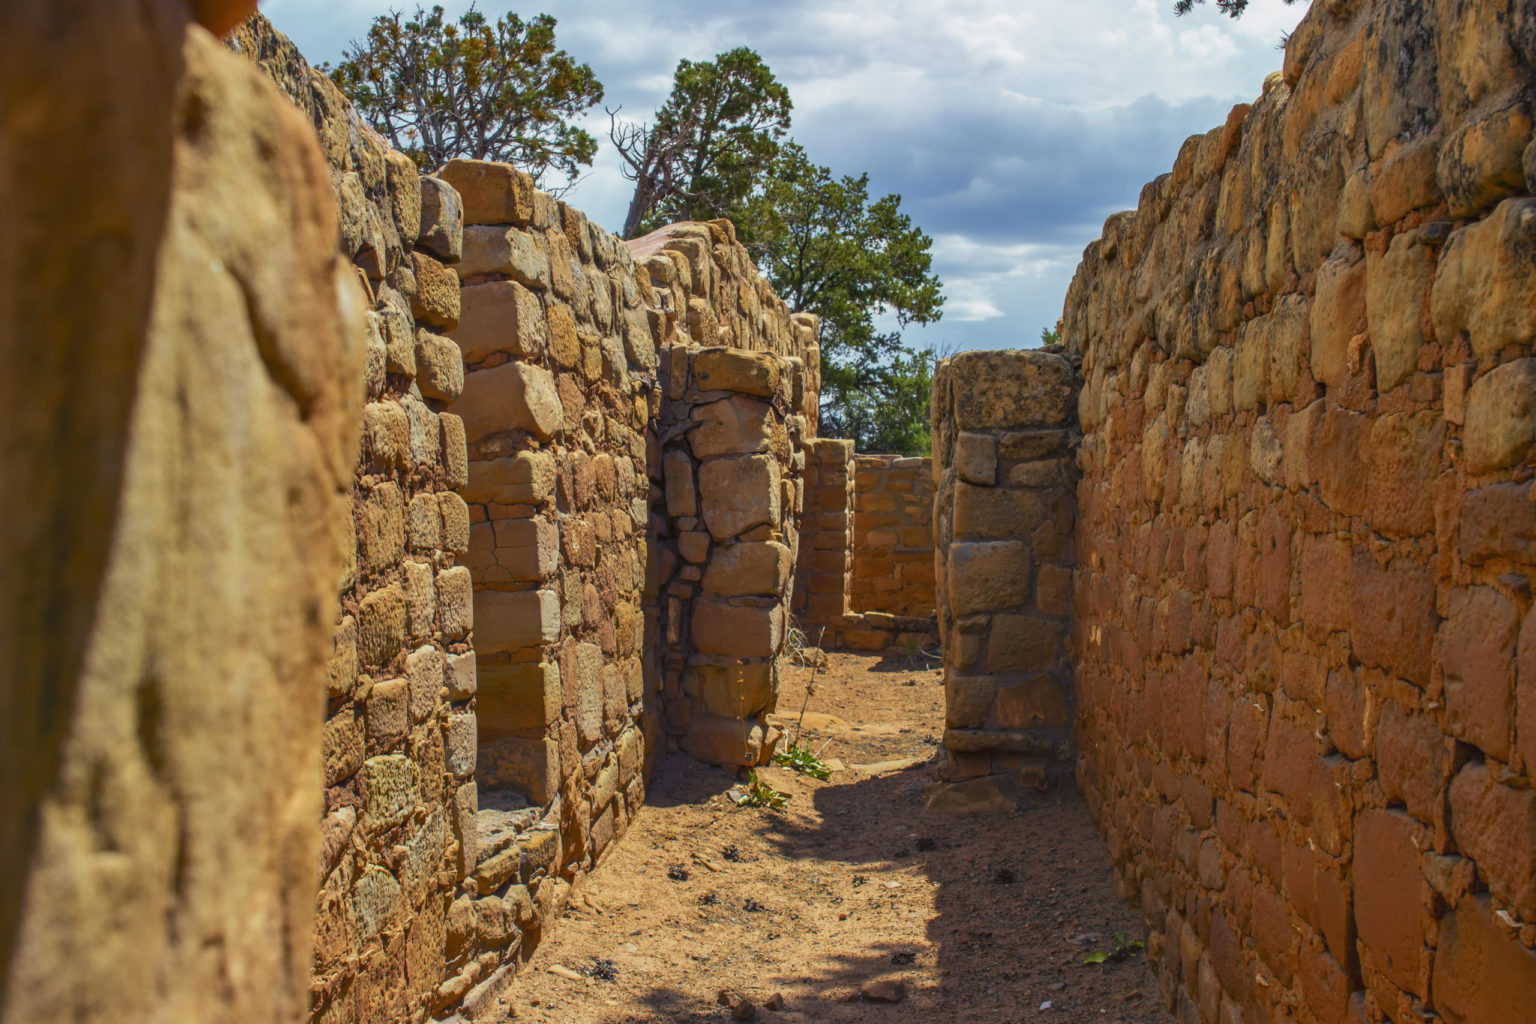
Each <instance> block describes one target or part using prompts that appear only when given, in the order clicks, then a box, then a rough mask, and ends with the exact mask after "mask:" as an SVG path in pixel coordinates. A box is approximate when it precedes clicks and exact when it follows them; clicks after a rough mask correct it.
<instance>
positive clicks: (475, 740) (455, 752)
mask: <svg viewBox="0 0 1536 1024" xmlns="http://www.w3.org/2000/svg"><path fill="white" fill-rule="evenodd" d="M479 745H480V744H479V727H478V725H477V723H476V720H475V713H474V712H473V711H461V712H459V713H457V714H452V715H449V716H448V718H447V720H446V721H445V722H444V723H443V766H444V767H445V768H446V769H447V771H448V774H450V775H452V776H453V777H454V778H456V779H467V778H469V777H470V776H471V775H473V774H474V773H475V756H476V753H477V751H478V749H479Z"/></svg>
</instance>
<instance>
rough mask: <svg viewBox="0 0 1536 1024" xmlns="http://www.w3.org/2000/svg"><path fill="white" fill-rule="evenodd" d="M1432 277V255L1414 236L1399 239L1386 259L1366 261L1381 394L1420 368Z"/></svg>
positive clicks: (1409, 233) (1374, 256) (1367, 305)
mask: <svg viewBox="0 0 1536 1024" xmlns="http://www.w3.org/2000/svg"><path fill="white" fill-rule="evenodd" d="M1433 276H1434V265H1433V263H1432V262H1431V261H1430V258H1429V250H1428V249H1426V248H1424V247H1423V246H1422V245H1419V244H1418V233H1417V232H1414V231H1407V232H1404V233H1402V234H1400V235H1397V236H1396V237H1394V238H1393V239H1392V245H1391V248H1390V249H1388V250H1387V252H1386V253H1385V254H1384V255H1382V254H1378V253H1375V252H1372V253H1370V254H1368V255H1367V256H1366V272H1365V277H1366V287H1365V312H1366V320H1367V323H1368V324H1369V325H1370V334H1371V350H1372V351H1373V352H1375V353H1376V387H1377V389H1378V390H1379V391H1384V392H1385V391H1391V390H1392V389H1393V388H1395V387H1397V386H1398V385H1399V384H1401V383H1402V382H1403V381H1405V380H1407V379H1408V378H1409V377H1410V376H1412V375H1413V373H1414V371H1415V370H1416V369H1417V368H1418V360H1419V346H1421V345H1423V344H1424V328H1423V327H1422V326H1421V325H1422V324H1423V321H1424V300H1425V298H1426V297H1427V294H1428V291H1429V285H1430V281H1431V280H1432V279H1433Z"/></svg>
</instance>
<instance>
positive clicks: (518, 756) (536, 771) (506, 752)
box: [477, 736, 560, 868]
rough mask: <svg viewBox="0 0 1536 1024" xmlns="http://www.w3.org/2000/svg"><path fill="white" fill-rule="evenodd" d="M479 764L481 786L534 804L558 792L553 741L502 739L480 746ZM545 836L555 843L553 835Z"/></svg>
mask: <svg viewBox="0 0 1536 1024" xmlns="http://www.w3.org/2000/svg"><path fill="white" fill-rule="evenodd" d="M480 760H481V763H480V765H479V766H478V767H479V771H478V773H477V778H478V779H479V780H480V781H481V784H482V785H485V786H487V787H490V788H495V789H512V790H516V791H518V792H520V793H524V794H526V795H527V796H528V799H529V800H530V801H532V802H534V803H538V804H543V803H548V802H549V801H550V800H552V799H553V798H554V797H555V796H556V795H557V794H558V793H559V792H560V744H559V743H557V742H556V741H554V740H551V739H523V738H520V737H516V736H504V737H501V738H500V739H495V740H491V741H490V742H488V743H486V744H485V745H484V746H482V747H481V748H480ZM549 835H550V836H551V837H553V838H556V839H558V836H556V835H555V833H549ZM484 866H485V865H482V868H483V867H484Z"/></svg>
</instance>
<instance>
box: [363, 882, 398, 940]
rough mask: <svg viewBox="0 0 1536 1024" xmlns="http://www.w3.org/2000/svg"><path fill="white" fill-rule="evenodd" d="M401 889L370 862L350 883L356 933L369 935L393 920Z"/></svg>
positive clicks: (395, 917)
mask: <svg viewBox="0 0 1536 1024" xmlns="http://www.w3.org/2000/svg"><path fill="white" fill-rule="evenodd" d="M402 892H403V890H402V889H401V887H400V883H399V881H397V880H396V879H395V876H394V875H392V874H390V873H389V871H388V870H387V869H385V868H382V867H379V866H377V865H372V866H370V867H369V868H368V869H367V870H366V871H364V872H363V876H362V877H361V878H359V879H358V880H357V882H356V883H354V885H353V887H352V913H353V916H354V918H355V919H356V922H357V933H358V935H359V937H361V938H364V939H371V938H372V937H373V936H375V935H377V934H378V933H379V932H381V931H383V930H384V929H385V928H387V927H389V926H390V925H392V924H394V923H395V921H396V920H397V919H398V918H399V917H400V914H401V913H402V911H403V910H404V906H403V901H402V899H401V896H402Z"/></svg>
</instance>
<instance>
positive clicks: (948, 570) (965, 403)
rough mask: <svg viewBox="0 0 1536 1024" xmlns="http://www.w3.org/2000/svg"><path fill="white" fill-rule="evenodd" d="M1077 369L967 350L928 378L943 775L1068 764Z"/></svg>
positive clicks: (1038, 780) (1056, 769)
mask: <svg viewBox="0 0 1536 1024" xmlns="http://www.w3.org/2000/svg"><path fill="white" fill-rule="evenodd" d="M1076 389H1077V380H1076V372H1075V369H1074V366H1073V364H1072V363H1071V361H1069V360H1068V359H1067V358H1066V357H1064V356H1061V355H1057V354H1053V353H1049V352H1039V351H1031V352H967V353H963V354H961V355H958V356H955V357H954V358H952V359H949V360H946V361H945V362H944V363H942V364H941V365H940V367H939V371H938V373H937V375H936V376H935V378H934V397H933V413H932V415H933V423H934V431H933V438H934V463H933V469H934V477H935V482H936V485H937V496H936V499H935V510H936V511H935V520H936V524H937V551H936V556H935V557H936V576H937V579H938V605H939V628H940V632H941V635H942V639H943V644H944V685H945V694H946V716H945V726H946V728H945V732H944V746H945V748H946V750H948V752H949V772H950V775H951V777H952V778H953V779H955V780H957V781H958V780H963V779H969V778H975V777H978V776H985V775H1004V774H1009V775H1018V773H1020V772H1021V770H1022V775H1018V777H1019V779H1020V781H1021V782H1022V783H1023V784H1024V785H1025V786H1026V787H1043V786H1044V785H1045V784H1046V783H1047V781H1048V778H1049V777H1052V776H1056V775H1069V774H1070V773H1071V771H1072V756H1073V755H1072V742H1071V732H1072V704H1073V697H1072V669H1071V666H1070V664H1069V662H1068V650H1067V639H1068V631H1069V627H1070V621H1071V612H1072V606H1071V595H1072V571H1073V564H1074V558H1073V542H1072V538H1073V529H1074V523H1075V520H1076V509H1077V500H1076V491H1075V487H1076V484H1075V481H1076V468H1075V461H1074V460H1075V441H1076V433H1075V424H1074V419H1075V411H1076V408H1077V399H1076Z"/></svg>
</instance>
